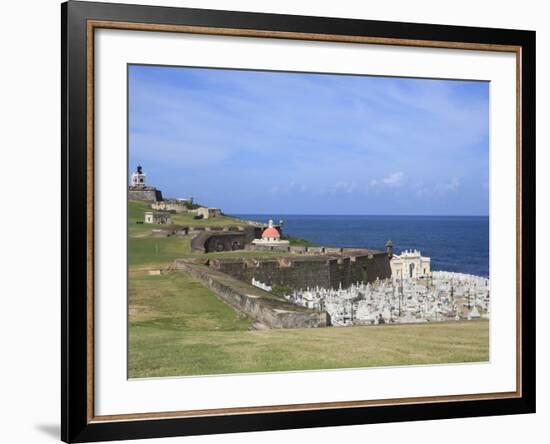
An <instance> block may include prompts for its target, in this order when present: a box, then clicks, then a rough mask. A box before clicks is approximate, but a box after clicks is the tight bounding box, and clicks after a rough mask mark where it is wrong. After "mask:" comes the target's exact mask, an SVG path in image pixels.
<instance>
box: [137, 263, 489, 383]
mask: <svg viewBox="0 0 550 444" xmlns="http://www.w3.org/2000/svg"><path fill="white" fill-rule="evenodd" d="M129 305H130V313H129V314H130V316H129V368H128V370H129V377H130V378H140V377H157V376H185V375H202V374H223V373H246V372H265V371H288V370H306V369H307V370H313V369H331V368H346V367H347V368H353V367H370V366H390V365H412V364H438V363H456V362H481V361H487V360H488V359H489V323H488V322H487V321H470V322H467V321H465V322H451V323H433V324H415V325H382V326H372V327H351V328H318V329H317V328H312V329H288V330H263V331H251V330H248V328H249V326H250V324H251V321H250V320H249V319H247V318H246V317H244V316H242V315H240V314H238V313H237V312H236V311H234V310H233V309H232V308H231V307H229V306H227V305H226V304H224V303H223V302H221V301H220V300H219V299H218V298H217V297H216V296H215V295H214V294H213V293H212V292H210V291H209V290H208V289H206V288H204V287H203V286H202V285H201V284H200V283H198V282H197V281H195V280H194V279H192V278H191V277H189V276H187V275H185V274H183V273H169V274H163V275H160V276H149V275H148V274H146V273H144V272H139V271H134V272H131V279H130V292H129Z"/></svg>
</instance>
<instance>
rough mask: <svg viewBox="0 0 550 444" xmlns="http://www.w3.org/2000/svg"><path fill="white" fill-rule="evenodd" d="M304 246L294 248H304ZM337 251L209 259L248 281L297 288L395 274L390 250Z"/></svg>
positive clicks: (216, 267)
mask: <svg viewBox="0 0 550 444" xmlns="http://www.w3.org/2000/svg"><path fill="white" fill-rule="evenodd" d="M290 248H293V247H290ZM301 248H302V247H298V248H297V249H294V251H301ZM309 248H311V247H309ZM337 250H338V251H339V255H335V254H330V253H329V254H326V253H325V254H311V255H309V256H308V255H306V256H283V257H277V258H254V259H245V258H235V259H214V260H212V261H210V262H209V266H210V268H212V269H214V270H217V271H220V272H222V273H226V274H228V275H230V276H233V277H234V278H237V279H239V280H241V281H244V282H251V281H252V279H255V280H257V281H260V282H262V283H264V284H267V285H269V286H274V287H285V288H290V289H296V290H298V289H306V288H313V287H316V286H319V287H323V288H340V287H341V288H347V287H349V286H350V285H352V284H355V283H357V282H374V281H376V280H377V279H380V280H382V279H386V278H389V277H391V267H390V261H389V257H388V255H387V254H386V253H384V252H375V251H371V250H362V251H361V250H346V249H343V250H341V249H337ZM294 251H293V252H294Z"/></svg>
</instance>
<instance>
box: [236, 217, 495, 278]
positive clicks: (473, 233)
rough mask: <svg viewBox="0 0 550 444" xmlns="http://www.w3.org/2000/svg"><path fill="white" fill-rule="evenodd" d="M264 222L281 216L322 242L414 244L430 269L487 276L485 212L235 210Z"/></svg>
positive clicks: (287, 230) (293, 232) (294, 231)
mask: <svg viewBox="0 0 550 444" xmlns="http://www.w3.org/2000/svg"><path fill="white" fill-rule="evenodd" d="M236 216H238V217H241V218H243V219H247V220H254V221H258V222H264V223H266V222H267V220H268V219H269V218H271V219H273V221H274V222H275V223H278V222H279V220H283V221H284V224H283V233H284V234H287V235H290V236H296V237H300V238H303V239H307V240H309V241H311V242H313V243H315V244H317V245H319V246H324V247H331V246H334V247H359V248H371V249H375V250H385V249H386V247H385V244H386V241H387V240H388V239H391V240H392V242H393V248H394V253H395V254H399V253H400V252H401V251H403V250H409V249H417V250H420V251H421V253H422V255H423V256H428V257H430V258H431V268H432V271H440V270H443V271H454V272H458V273H468V274H474V275H478V276H484V277H488V276H489V217H487V216H317V215H316V216H308V215H285V214H273V215H260V214H239V215H236Z"/></svg>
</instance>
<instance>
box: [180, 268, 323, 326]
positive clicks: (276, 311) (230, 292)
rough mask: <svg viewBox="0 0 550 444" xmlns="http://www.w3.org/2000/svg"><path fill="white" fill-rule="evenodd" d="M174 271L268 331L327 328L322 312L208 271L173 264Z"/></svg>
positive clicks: (210, 269) (209, 269)
mask: <svg viewBox="0 0 550 444" xmlns="http://www.w3.org/2000/svg"><path fill="white" fill-rule="evenodd" d="M174 266H175V268H176V270H181V271H184V272H186V273H188V274H189V275H191V276H193V277H194V278H196V279H198V280H199V281H200V282H201V283H202V284H203V285H205V286H206V287H208V288H209V289H210V290H212V291H213V292H214V293H216V295H217V296H218V297H219V298H220V299H222V300H223V301H224V302H226V303H227V304H229V305H231V306H232V307H233V308H235V309H236V310H237V311H239V312H241V313H244V314H246V315H247V316H250V317H251V318H252V319H254V320H256V321H257V322H260V323H261V324H263V325H265V326H267V327H270V328H311V327H326V326H328V325H330V320H329V316H328V314H327V313H326V312H319V311H315V310H310V309H305V308H303V307H299V306H297V305H295V304H292V303H290V302H287V301H285V300H284V299H280V298H278V297H275V296H273V295H271V294H270V293H268V292H266V291H263V290H260V289H258V288H256V287H253V286H252V285H250V284H247V283H245V282H242V281H239V280H237V279H235V278H233V277H231V276H229V275H227V274H224V273H220V272H219V271H216V270H213V269H212V268H211V267H207V266H205V265H201V264H198V263H194V262H191V261H186V260H176V261H175V263H174Z"/></svg>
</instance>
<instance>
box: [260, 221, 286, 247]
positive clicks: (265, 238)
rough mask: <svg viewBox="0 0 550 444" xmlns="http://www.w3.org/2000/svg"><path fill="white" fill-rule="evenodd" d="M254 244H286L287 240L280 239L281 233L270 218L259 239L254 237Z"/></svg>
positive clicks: (270, 245)
mask: <svg viewBox="0 0 550 444" xmlns="http://www.w3.org/2000/svg"><path fill="white" fill-rule="evenodd" d="M252 243H253V244H254V245H265V246H267V247H275V246H288V245H289V242H288V241H287V240H281V233H279V230H277V228H275V227H274V226H273V221H272V220H271V219H270V220H269V223H268V226H267V228H266V229H265V230H264V231H263V233H262V238H261V239H254V240H253V241H252Z"/></svg>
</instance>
